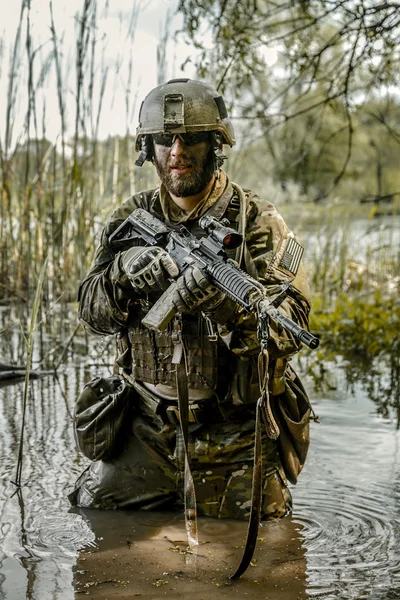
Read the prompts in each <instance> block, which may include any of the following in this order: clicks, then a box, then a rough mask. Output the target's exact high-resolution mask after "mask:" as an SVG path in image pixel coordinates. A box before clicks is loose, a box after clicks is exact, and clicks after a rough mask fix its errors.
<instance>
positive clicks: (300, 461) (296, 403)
mask: <svg viewBox="0 0 400 600" xmlns="http://www.w3.org/2000/svg"><path fill="white" fill-rule="evenodd" d="M290 371H291V375H293V379H291V378H290V377H287V378H286V382H285V391H284V392H283V393H282V394H280V395H278V396H272V395H271V397H270V400H271V407H272V410H273V413H274V417H275V420H276V422H277V424H278V426H279V429H280V434H279V437H278V439H277V445H278V452H279V457H280V459H281V463H282V467H283V470H284V472H285V475H286V477H287V478H288V480H289V481H290V483H293V484H295V483H297V478H298V476H299V473H300V472H301V470H302V468H303V466H304V463H305V461H306V458H307V452H308V448H309V445H310V417H311V412H312V408H311V404H310V401H309V399H308V396H307V393H306V391H305V389H304V387H303V385H302V383H301V381H300V379H299V378H298V376H297V375H296V374H295V373H294V371H293V369H290Z"/></svg>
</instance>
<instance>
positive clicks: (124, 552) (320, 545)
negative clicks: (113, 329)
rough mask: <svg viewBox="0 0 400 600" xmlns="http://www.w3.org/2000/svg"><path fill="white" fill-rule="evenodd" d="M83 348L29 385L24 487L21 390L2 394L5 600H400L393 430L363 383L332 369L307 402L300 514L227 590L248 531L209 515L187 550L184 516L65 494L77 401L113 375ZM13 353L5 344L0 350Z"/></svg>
mask: <svg viewBox="0 0 400 600" xmlns="http://www.w3.org/2000/svg"><path fill="white" fill-rule="evenodd" d="M16 347H18V348H20V344H18V345H17V346H16ZM77 349H79V344H77V346H76V352H77V351H78V350H77ZM76 352H75V354H74V355H73V356H72V358H71V359H70V360H69V362H68V363H67V364H65V365H64V366H63V367H62V370H61V371H60V373H59V375H58V377H57V378H55V377H53V376H46V377H44V378H42V379H39V380H37V381H32V382H31V384H30V397H29V404H28V409H27V418H26V425H25V437H24V452H23V456H24V460H23V471H22V488H21V490H20V492H18V493H16V487H15V485H14V484H13V483H12V481H13V480H14V479H15V471H16V465H17V456H18V447H19V439H20V423H21V418H22V400H23V382H21V383H17V384H14V385H10V386H3V387H1V388H0V413H1V416H0V456H1V462H0V514H1V525H0V599H3V598H5V599H7V600H14V599H25V598H28V599H31V600H47V599H49V600H50V599H51V600H52V599H60V600H61V599H62V600H71V599H73V598H77V599H79V598H81V597H84V596H87V597H88V598H93V599H103V598H104V599H105V598H108V599H109V600H111V599H112V598H134V597H142V598H154V599H158V598H165V597H167V598H168V597H170V598H175V597H178V598H188V597H192V598H193V599H196V600H197V599H200V598H202V599H204V598H207V597H210V598H211V597H212V598H222V597H224V598H226V597H227V595H228V594H229V595H232V596H234V597H237V598H242V597H246V598H260V599H264V598H268V599H271V600H283V599H285V600H286V599H288V600H289V599H302V598H324V599H326V600H330V599H338V600H345V599H357V600H358V599H364V598H365V599H367V598H368V599H377V600H378V599H379V600H380V599H382V600H384V599H385V600H386V599H391V598H400V546H399V541H400V508H399V507H400V439H399V432H398V431H397V430H396V425H395V419H394V418H392V416H391V415H389V416H388V417H385V418H383V417H382V416H379V415H378V413H377V407H376V404H374V403H373V402H372V401H371V400H370V399H369V398H368V396H367V393H366V392H365V391H364V390H363V388H362V385H361V383H360V384H356V385H355V387H354V391H353V392H350V391H349V390H347V389H346V382H345V380H344V378H343V377H342V375H341V372H340V371H336V372H335V373H332V376H331V380H330V383H331V387H333V388H334V389H333V390H331V391H329V392H323V393H322V392H319V393H318V394H316V393H312V394H311V395H312V397H313V403H314V408H315V410H316V412H317V413H318V415H319V417H320V423H319V424H313V425H312V447H311V450H310V454H309V458H308V461H307V464H306V467H305V469H304V471H303V473H302V475H301V477H300V480H299V483H298V485H297V486H295V487H293V490H292V491H293V496H294V513H293V516H292V517H291V518H287V519H284V520H282V521H279V522H273V523H268V524H266V525H264V526H263V527H262V528H261V530H260V533H259V541H258V545H257V548H256V552H255V556H254V561H253V563H252V566H251V567H250V568H249V569H248V571H247V572H246V574H245V575H244V576H243V577H242V579H241V580H240V581H236V582H233V583H232V582H231V581H230V580H229V575H231V574H232V573H233V571H234V570H235V568H236V566H237V564H238V561H239V560H240V556H241V553H242V551H243V541H244V538H245V535H246V524H245V523H238V522H231V521H229V522H228V521H214V520H210V519H202V520H201V521H200V524H199V526H200V546H199V550H198V554H197V556H190V555H187V554H186V549H185V541H184V540H185V533H184V524H183V520H182V516H181V515H180V514H178V515H176V514H171V513H140V512H139V513H129V512H99V511H93V510H92V511H90V510H86V511H79V510H74V511H72V510H71V509H70V507H69V503H68V501H67V499H66V494H67V492H68V491H70V489H71V486H72V484H73V481H74V480H75V478H76V477H77V475H78V474H79V473H80V472H81V471H82V470H83V468H84V467H85V465H86V464H87V461H86V459H83V458H82V456H80V455H79V453H78V452H77V451H76V448H75V443H74V439H73V432H72V423H71V413H72V410H73V404H74V400H75V397H76V394H77V392H78V390H79V389H81V388H82V386H83V384H84V382H86V381H87V380H88V379H90V378H91V377H92V376H94V374H95V373H96V374H98V373H99V372H101V373H103V374H106V373H108V372H109V371H108V367H106V366H104V365H103V366H102V365H101V364H99V361H98V360H97V359H96V361H97V364H96V365H95V364H93V363H94V356H95V355H96V353H93V352H92V351H91V350H90V348H89V349H87V350H85V348H84V346H83V342H82V348H81V355H79V354H77V353H76ZM11 354H13V352H12V348H11V347H10V346H9V345H8V346H7V349H3V350H2V353H0V355H2V356H3V357H6V356H7V357H8V358H12V356H11ZM14 354H15V353H14ZM14 358H16V356H14ZM101 360H103V362H107V360H106V359H105V358H104V359H101ZM101 360H100V363H101ZM308 387H309V389H310V390H311V389H312V386H311V382H309V385H308Z"/></svg>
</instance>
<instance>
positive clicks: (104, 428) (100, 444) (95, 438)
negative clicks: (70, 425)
mask: <svg viewBox="0 0 400 600" xmlns="http://www.w3.org/2000/svg"><path fill="white" fill-rule="evenodd" d="M134 396H135V391H134V390H133V389H132V388H131V387H130V386H129V385H128V384H127V383H126V381H125V380H124V379H122V378H121V377H118V376H117V375H112V376H111V377H96V378H95V379H92V381H90V382H89V383H87V384H86V385H85V387H84V388H83V390H82V392H81V393H80V395H79V397H78V400H77V402H76V405H75V413H74V432H75V440H76V443H77V445H78V447H79V449H80V451H81V452H82V453H83V454H84V455H85V456H87V457H88V458H90V459H91V460H105V459H108V458H112V457H113V456H115V455H116V454H118V451H119V448H120V442H121V440H122V439H123V435H122V436H121V434H122V433H123V432H124V430H126V431H128V429H129V425H130V422H131V419H130V418H129V417H130V414H131V409H132V406H133V399H134Z"/></svg>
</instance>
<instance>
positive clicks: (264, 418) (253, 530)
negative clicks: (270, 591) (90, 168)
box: [229, 349, 279, 579]
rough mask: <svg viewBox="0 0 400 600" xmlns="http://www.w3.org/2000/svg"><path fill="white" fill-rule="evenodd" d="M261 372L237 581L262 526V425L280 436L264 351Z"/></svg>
mask: <svg viewBox="0 0 400 600" xmlns="http://www.w3.org/2000/svg"><path fill="white" fill-rule="evenodd" d="M259 372H260V379H261V378H262V386H260V387H261V396H260V398H259V399H258V401H257V406H256V426H255V432H254V466H253V479H252V485H251V508H250V517H249V525H248V530H247V539H246V546H245V549H244V552H243V556H242V560H241V561H240V564H239V566H238V568H237V569H236V571H235V573H234V574H233V575H231V576H230V578H229V579H237V578H238V577H240V576H241V575H243V573H244V572H245V571H246V569H247V568H248V566H249V564H250V562H251V559H252V558H253V554H254V550H255V547H256V543H257V536H258V528H259V526H260V517H261V503H262V491H263V481H262V479H263V469H262V443H261V434H262V425H264V428H265V431H266V434H267V436H268V437H269V438H270V439H273V440H276V439H277V437H278V435H279V427H278V425H277V423H276V421H275V419H274V417H273V414H272V410H271V405H270V400H269V391H268V379H269V375H268V351H267V350H266V349H265V350H262V351H261V352H260V355H259Z"/></svg>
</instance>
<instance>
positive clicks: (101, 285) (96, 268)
mask: <svg viewBox="0 0 400 600" xmlns="http://www.w3.org/2000/svg"><path fill="white" fill-rule="evenodd" d="M141 199H143V195H137V196H133V197H132V198H130V199H129V200H127V201H126V202H125V203H124V204H122V206H121V207H119V208H118V209H117V210H116V211H115V212H114V213H113V214H112V215H111V217H110V219H109V221H108V222H107V223H106V226H105V228H104V230H103V232H102V235H101V240H100V245H99V247H98V248H97V250H96V253H95V257H94V261H93V264H92V266H91V268H90V270H89V272H88V274H87V275H86V277H85V278H84V280H83V281H82V283H81V285H80V287H79V296H78V300H79V318H80V320H81V322H82V323H83V325H84V327H85V329H87V330H89V331H90V332H92V333H97V334H99V335H110V334H113V333H118V332H119V331H121V329H123V328H124V326H125V324H126V322H127V319H128V306H130V305H132V308H133V305H134V304H135V300H134V299H133V298H128V297H127V295H126V293H124V292H123V290H122V289H121V288H119V286H118V283H117V279H118V275H119V269H118V256H119V255H118V254H115V253H114V252H113V251H112V250H111V248H110V244H109V241H108V240H109V237H110V235H111V233H112V232H113V231H115V229H117V227H118V226H119V225H120V224H121V223H122V222H123V221H124V220H125V219H126V218H127V217H128V216H129V215H130V213H131V212H132V211H133V210H135V208H138V207H139V206H141ZM143 208H145V206H143Z"/></svg>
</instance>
